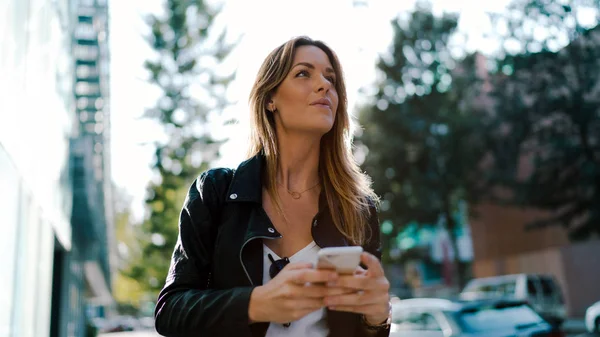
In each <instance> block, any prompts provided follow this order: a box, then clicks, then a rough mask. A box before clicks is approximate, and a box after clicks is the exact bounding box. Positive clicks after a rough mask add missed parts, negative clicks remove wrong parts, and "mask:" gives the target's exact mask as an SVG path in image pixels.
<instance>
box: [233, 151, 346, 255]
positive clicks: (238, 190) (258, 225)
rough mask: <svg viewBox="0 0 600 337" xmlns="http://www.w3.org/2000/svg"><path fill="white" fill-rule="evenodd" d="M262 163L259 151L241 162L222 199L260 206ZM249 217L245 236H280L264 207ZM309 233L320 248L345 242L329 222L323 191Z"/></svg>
mask: <svg viewBox="0 0 600 337" xmlns="http://www.w3.org/2000/svg"><path fill="white" fill-rule="evenodd" d="M264 166H265V157H264V155H263V154H262V153H261V154H257V155H255V156H254V157H251V158H249V159H248V160H246V161H244V162H242V163H241V164H240V165H239V166H238V168H237V169H236V170H235V172H234V174H233V177H232V180H231V184H230V186H229V190H228V192H227V198H226V202H228V203H239V202H252V203H257V204H258V205H259V207H262V170H263V167H264ZM261 211H262V210H261ZM249 220H250V221H249V223H248V227H247V229H246V236H245V240H251V239H252V238H253V237H258V236H267V237H272V238H278V237H280V236H281V235H280V234H279V233H278V232H277V229H275V228H274V226H272V224H271V222H270V221H269V220H268V217H267V216H266V214H265V213H264V211H263V212H258V213H256V212H254V213H253V214H252V216H251V219H249ZM312 234H313V239H314V240H315V243H316V244H317V245H318V246H319V247H322V248H324V247H335V246H347V245H348V241H347V240H346V238H345V237H344V235H343V234H342V233H341V232H340V231H339V230H338V229H337V227H336V226H335V225H334V223H333V219H332V218H331V212H330V210H329V206H328V204H327V198H326V196H325V194H324V193H321V195H320V196H319V212H318V214H317V216H316V217H315V220H314V221H313V224H312Z"/></svg>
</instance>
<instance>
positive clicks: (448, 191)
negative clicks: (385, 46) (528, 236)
mask: <svg viewBox="0 0 600 337" xmlns="http://www.w3.org/2000/svg"><path fill="white" fill-rule="evenodd" d="M457 22H458V15H455V14H444V15H443V16H441V17H437V16H435V15H433V14H432V13H431V10H430V9H429V8H428V7H427V6H424V5H422V4H421V5H419V6H418V7H417V9H416V10H415V11H414V12H413V13H412V14H411V15H410V18H409V19H408V20H401V19H398V20H394V21H393V22H392V26H393V29H394V40H393V43H392V45H391V48H390V52H389V54H384V55H383V56H382V57H381V59H380V61H379V63H378V69H379V70H380V71H381V73H382V75H384V76H382V78H383V79H382V80H381V81H380V83H379V85H378V93H377V95H376V97H375V102H374V104H373V105H369V106H366V107H364V108H363V111H362V112H361V114H360V122H361V125H362V126H363V127H364V131H363V133H362V135H361V136H360V137H359V142H360V143H362V144H363V145H364V146H366V148H367V149H368V156H366V160H365V162H364V163H363V167H364V169H365V170H366V171H367V172H368V173H369V174H370V175H371V176H372V177H373V180H374V188H375V191H376V192H377V194H379V195H380V196H382V203H381V215H380V218H381V220H382V222H384V223H386V222H389V223H391V224H393V230H392V231H391V232H389V231H387V230H384V233H387V234H388V235H389V236H388V238H389V240H386V241H385V242H384V244H385V246H386V248H387V249H386V251H388V252H389V251H390V248H394V246H395V236H396V234H397V233H398V231H400V230H402V229H403V228H404V227H405V226H406V225H407V224H409V223H415V222H416V223H420V224H426V223H428V224H432V223H436V222H437V220H438V218H439V217H440V216H441V217H442V219H443V220H444V221H443V222H445V226H446V228H447V230H448V232H449V233H450V237H451V241H452V245H453V248H454V251H455V252H456V251H457V249H456V239H457V235H456V234H457V230H458V228H457V221H456V219H455V217H454V216H453V214H455V213H456V211H457V210H458V206H459V204H460V202H461V201H462V200H464V201H470V200H471V199H472V198H474V196H475V192H476V188H475V187H476V186H477V185H478V176H477V167H478V166H477V163H479V162H480V160H481V157H482V154H483V143H482V142H481V139H480V135H481V133H480V132H477V131H478V128H480V123H481V118H478V116H477V113H478V111H479V110H481V109H482V106H484V105H483V104H480V102H479V97H480V94H479V91H480V87H481V85H480V83H481V82H480V80H479V79H478V78H479V76H478V74H477V72H476V64H477V62H479V57H478V55H476V54H474V55H469V56H468V57H466V58H464V59H463V60H460V61H459V60H457V59H455V58H454V57H453V56H452V53H451V49H452V47H453V46H452V43H451V38H452V37H453V36H454V34H455V33H456V28H457ZM359 148H360V145H359ZM384 229H385V228H384ZM454 262H455V266H456V268H455V279H454V281H455V283H456V284H457V285H459V286H461V285H462V284H463V283H464V280H465V277H466V275H465V267H466V266H465V264H464V263H461V262H460V261H459V260H458V254H455V261H454Z"/></svg>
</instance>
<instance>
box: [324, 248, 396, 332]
mask: <svg viewBox="0 0 600 337" xmlns="http://www.w3.org/2000/svg"><path fill="white" fill-rule="evenodd" d="M360 260H361V262H362V263H363V264H364V265H366V266H367V268H368V269H367V270H366V271H365V270H364V269H362V268H360V270H359V271H357V272H356V273H355V274H354V275H340V276H339V278H338V280H337V281H332V282H329V283H328V286H330V287H333V288H337V291H336V292H338V293H341V294H337V295H330V296H327V297H326V298H325V305H327V307H328V308H329V309H330V310H337V311H348V312H354V313H358V314H363V315H364V316H365V319H366V320H367V322H368V323H369V324H372V325H377V324H380V323H381V322H383V321H385V320H386V319H387V317H388V315H389V311H390V308H389V300H390V295H389V293H388V291H389V289H390V283H389V282H388V280H387V278H386V277H385V275H384V273H383V267H382V266H381V263H380V262H379V260H378V259H377V258H376V257H375V256H373V255H372V254H369V253H367V252H364V253H362V255H361V257H360ZM340 288H342V289H340ZM343 289H349V290H351V293H349V294H348V293H347V291H346V294H344V291H343Z"/></svg>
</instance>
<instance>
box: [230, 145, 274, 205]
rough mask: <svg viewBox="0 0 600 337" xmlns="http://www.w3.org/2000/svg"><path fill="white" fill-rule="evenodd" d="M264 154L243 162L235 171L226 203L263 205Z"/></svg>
mask: <svg viewBox="0 0 600 337" xmlns="http://www.w3.org/2000/svg"><path fill="white" fill-rule="evenodd" d="M264 161H265V158H264V156H263V155H262V154H257V155H255V156H254V157H252V158H250V159H248V160H246V161H244V162H242V163H241V164H240V165H239V166H238V168H237V169H236V170H235V172H234V174H233V177H232V179H231V184H230V185H229V190H228V191H227V199H226V202H248V201H250V202H257V203H261V204H262V174H261V172H262V168H263V166H264Z"/></svg>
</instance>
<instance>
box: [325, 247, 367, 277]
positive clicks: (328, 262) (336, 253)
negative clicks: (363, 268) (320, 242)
mask: <svg viewBox="0 0 600 337" xmlns="http://www.w3.org/2000/svg"><path fill="white" fill-rule="evenodd" d="M362 252H363V249H362V247H361V246H350V247H326V248H321V250H319V253H318V254H317V256H318V257H317V268H320V269H335V270H336V271H337V272H338V273H340V274H350V275H351V274H354V271H355V270H356V267H358V265H359V264H360V254H362Z"/></svg>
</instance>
